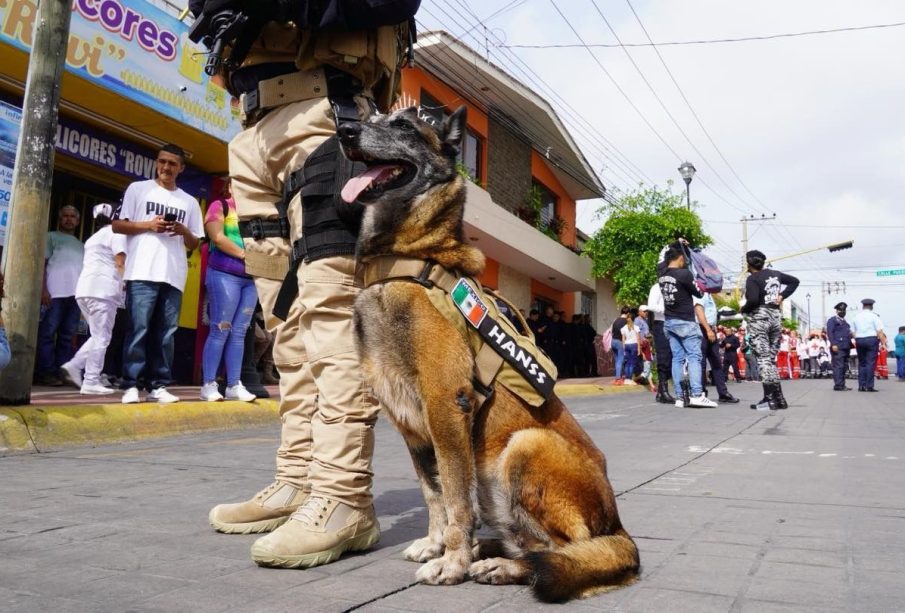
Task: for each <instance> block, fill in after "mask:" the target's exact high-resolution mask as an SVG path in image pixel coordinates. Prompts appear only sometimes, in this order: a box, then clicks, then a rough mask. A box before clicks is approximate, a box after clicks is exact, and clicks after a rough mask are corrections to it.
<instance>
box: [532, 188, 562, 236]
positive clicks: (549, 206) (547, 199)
mask: <svg viewBox="0 0 905 613" xmlns="http://www.w3.org/2000/svg"><path fill="white" fill-rule="evenodd" d="M532 186H533V187H534V188H535V189H537V191H538V193H539V194H540V201H541V209H540V220H539V221H540V224H541V226H542V227H546V226H547V225H548V224H549V223H550V222H551V221H553V218H554V217H555V216H556V194H554V193H553V192H551V191H550V190H549V189H547V188H546V187H544V186H543V185H541V184H540V183H538V182H537V181H532Z"/></svg>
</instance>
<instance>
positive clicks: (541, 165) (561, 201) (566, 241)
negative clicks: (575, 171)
mask: <svg viewBox="0 0 905 613" xmlns="http://www.w3.org/2000/svg"><path fill="white" fill-rule="evenodd" d="M531 176H533V177H534V178H535V179H537V180H538V181H540V182H541V183H543V184H544V187H546V188H547V189H549V190H550V191H551V192H553V193H554V194H556V196H557V200H556V214H557V215H558V216H559V217H561V218H562V219H564V220H565V222H566V224H565V227H564V228H563V230H562V232H561V233H560V235H559V238H560V241H561V242H562V244H563V245H567V246H570V247H574V246H575V244H576V243H575V201H574V200H572V198H570V197H569V194H568V192H566V190H565V188H563V186H562V184H561V183H560V182H559V180H557V178H556V175H554V174H553V171H551V170H550V167H549V166H547V163H546V162H545V161H544V158H543V156H541V154H539V153H538V152H537V151H534V150H533V149H532V150H531ZM567 312H568V311H567Z"/></svg>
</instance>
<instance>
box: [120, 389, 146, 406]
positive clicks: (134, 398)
mask: <svg viewBox="0 0 905 613" xmlns="http://www.w3.org/2000/svg"><path fill="white" fill-rule="evenodd" d="M122 402H123V404H135V403H136V402H141V396H139V394H138V388H137V387H130V388H129V389H127V390H126V393H125V394H123V400H122Z"/></svg>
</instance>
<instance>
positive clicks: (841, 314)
mask: <svg viewBox="0 0 905 613" xmlns="http://www.w3.org/2000/svg"><path fill="white" fill-rule="evenodd" d="M833 308H834V309H836V314H835V315H834V316H832V317H830V318H829V319H828V320H827V322H826V334H827V338H828V339H829V341H830V354H831V355H832V358H833V391H835V392H848V391H851V389H852V388H850V387H848V386H846V385H845V368H846V365H847V363H848V354H849V352H850V351H851V348H852V329H851V328H850V327H849V325H848V322H847V321H845V311H846V309H848V305H847V304H846V303H844V302H840V303H839V304H837V305H836V306H834V307H833Z"/></svg>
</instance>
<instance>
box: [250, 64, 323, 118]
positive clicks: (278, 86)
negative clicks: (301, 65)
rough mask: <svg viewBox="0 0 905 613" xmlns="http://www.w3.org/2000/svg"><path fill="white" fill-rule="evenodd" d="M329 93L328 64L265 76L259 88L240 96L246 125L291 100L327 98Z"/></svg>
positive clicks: (259, 83)
mask: <svg viewBox="0 0 905 613" xmlns="http://www.w3.org/2000/svg"><path fill="white" fill-rule="evenodd" d="M326 95H327V81H326V76H325V74H324V67H323V66H318V67H317V68H312V69H310V70H294V71H292V72H288V73H286V74H283V75H279V76H276V77H271V78H269V79H262V80H260V81H258V85H257V87H256V88H254V89H251V90H250V91H247V92H245V93H243V94H241V95H240V96H239V105H240V107H241V108H242V125H243V126H245V127H248V126H250V125H251V124H253V123H254V122H255V121H257V120H259V119H260V118H261V117H263V116H264V113H266V112H267V111H269V110H270V109H273V108H276V107H278V106H283V105H284V104H289V103H291V102H301V101H302V100H312V99H314V98H323V97H325V96H326Z"/></svg>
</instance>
